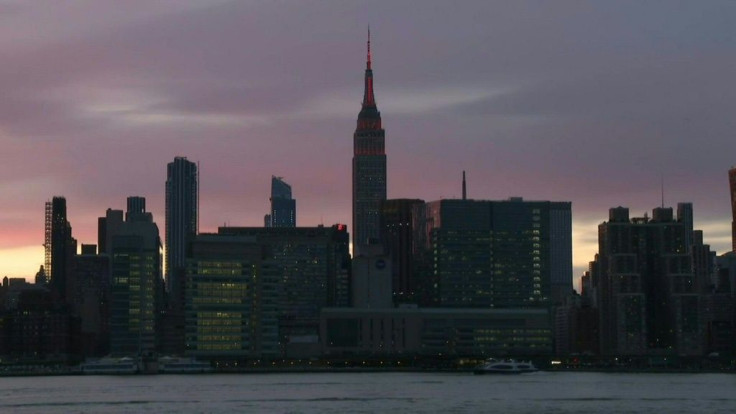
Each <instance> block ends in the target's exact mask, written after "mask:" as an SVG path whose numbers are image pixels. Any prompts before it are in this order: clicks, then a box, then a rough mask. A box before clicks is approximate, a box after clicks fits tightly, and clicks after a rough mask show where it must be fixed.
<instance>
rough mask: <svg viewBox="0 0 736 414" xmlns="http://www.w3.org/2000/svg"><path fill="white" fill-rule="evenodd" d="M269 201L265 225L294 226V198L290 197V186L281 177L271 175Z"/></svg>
mask: <svg viewBox="0 0 736 414" xmlns="http://www.w3.org/2000/svg"><path fill="white" fill-rule="evenodd" d="M270 201H271V212H270V213H269V214H268V215H267V216H266V219H265V225H266V227H296V200H294V199H293V198H292V197H291V186H290V185H289V184H287V183H286V181H284V179H283V178H282V177H276V176H272V177H271V199H270Z"/></svg>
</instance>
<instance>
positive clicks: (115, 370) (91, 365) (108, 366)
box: [81, 357, 140, 375]
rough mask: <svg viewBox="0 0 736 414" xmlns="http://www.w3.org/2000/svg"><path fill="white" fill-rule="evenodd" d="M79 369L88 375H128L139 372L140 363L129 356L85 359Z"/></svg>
mask: <svg viewBox="0 0 736 414" xmlns="http://www.w3.org/2000/svg"><path fill="white" fill-rule="evenodd" d="M81 371H82V374H88V375H130V374H137V373H139V372H140V364H139V362H138V360H137V359H135V358H130V357H125V358H102V359H98V360H90V361H86V362H85V363H84V364H82V365H81Z"/></svg>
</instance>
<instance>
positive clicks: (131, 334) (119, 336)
mask: <svg viewBox="0 0 736 414" xmlns="http://www.w3.org/2000/svg"><path fill="white" fill-rule="evenodd" d="M128 205H129V206H134V205H138V206H139V204H135V203H134V204H131V203H129V204H128ZM101 222H102V223H104V225H105V226H106V229H105V231H104V233H105V235H106V241H105V243H106V245H107V253H108V254H109V255H110V266H111V272H110V276H111V281H110V291H111V300H110V326H109V329H110V352H111V353H112V354H114V355H131V356H132V355H148V354H152V353H154V352H155V350H156V345H157V344H156V331H157V320H158V314H159V311H160V302H161V297H160V296H161V288H162V286H161V284H162V278H161V239H160V238H159V231H158V226H157V225H156V223H154V222H153V215H152V214H151V213H148V212H145V211H127V212H126V214H125V220H123V212H122V211H120V210H111V209H108V210H107V214H106V217H105V220H104V221H101Z"/></svg>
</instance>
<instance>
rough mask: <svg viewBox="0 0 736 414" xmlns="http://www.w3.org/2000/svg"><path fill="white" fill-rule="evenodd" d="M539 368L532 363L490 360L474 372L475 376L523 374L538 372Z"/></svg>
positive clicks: (513, 360) (512, 360)
mask: <svg viewBox="0 0 736 414" xmlns="http://www.w3.org/2000/svg"><path fill="white" fill-rule="evenodd" d="M536 371H538V370H537V367H535V366H534V364H532V362H531V361H517V360H515V359H495V358H489V359H487V360H486V362H484V363H483V364H482V365H480V366H478V367H476V368H475V370H473V373H474V374H523V373H525V372H536Z"/></svg>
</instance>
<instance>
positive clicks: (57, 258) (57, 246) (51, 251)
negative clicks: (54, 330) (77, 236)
mask: <svg viewBox="0 0 736 414" xmlns="http://www.w3.org/2000/svg"><path fill="white" fill-rule="evenodd" d="M44 249H45V256H46V268H45V271H46V274H47V276H48V277H49V281H50V283H51V287H52V289H53V291H54V292H55V293H57V294H58V295H59V297H61V298H63V299H66V291H67V283H68V280H67V279H68V278H69V277H71V265H72V259H73V257H74V254H76V252H77V241H76V240H74V239H73V238H72V227H71V225H70V224H69V221H67V218H66V199H65V198H64V197H54V198H53V199H52V201H50V202H46V235H45V243H44Z"/></svg>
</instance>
